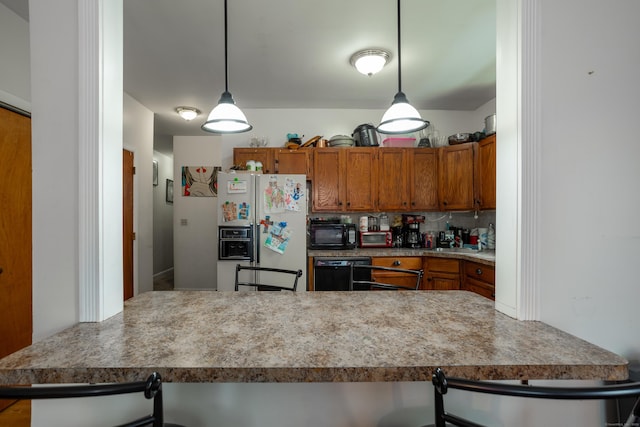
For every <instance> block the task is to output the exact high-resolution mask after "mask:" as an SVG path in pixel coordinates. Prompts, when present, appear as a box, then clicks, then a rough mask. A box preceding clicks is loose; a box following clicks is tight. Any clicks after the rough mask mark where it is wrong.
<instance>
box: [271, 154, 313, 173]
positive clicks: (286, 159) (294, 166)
mask: <svg viewBox="0 0 640 427" xmlns="http://www.w3.org/2000/svg"><path fill="white" fill-rule="evenodd" d="M311 153H312V151H311V150H310V149H301V150H288V149H286V148H276V149H275V150H274V161H275V166H276V173H288V174H303V175H306V176H307V179H308V180H309V179H312V175H313V172H312V170H313V167H312V166H313V161H312V159H311Z"/></svg>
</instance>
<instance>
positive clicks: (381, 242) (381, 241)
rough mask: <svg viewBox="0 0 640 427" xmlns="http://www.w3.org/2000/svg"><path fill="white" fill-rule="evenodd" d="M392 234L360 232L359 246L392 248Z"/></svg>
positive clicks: (387, 232) (389, 232)
mask: <svg viewBox="0 0 640 427" xmlns="http://www.w3.org/2000/svg"><path fill="white" fill-rule="evenodd" d="M393 242H394V239H393V233H392V232H391V231H361V232H360V242H359V246H360V247H361V248H392V247H393Z"/></svg>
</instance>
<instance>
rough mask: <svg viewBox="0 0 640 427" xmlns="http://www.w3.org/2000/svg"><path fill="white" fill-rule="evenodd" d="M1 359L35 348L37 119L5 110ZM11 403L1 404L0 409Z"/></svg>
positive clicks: (0, 148) (0, 153) (0, 120)
mask: <svg viewBox="0 0 640 427" xmlns="http://www.w3.org/2000/svg"><path fill="white" fill-rule="evenodd" d="M0 194H1V195H2V208H1V209H0V357H4V356H6V355H8V354H11V353H13V352H15V351H17V350H20V349H21V348H24V347H27V346H28V345H30V344H31V337H32V333H33V316H32V304H31V298H32V273H31V270H32V266H31V263H32V259H31V252H32V251H31V248H32V238H31V237H32V231H31V118H30V117H28V116H25V115H22V114H18V113H17V112H14V111H10V110H8V109H5V108H1V107H0ZM8 403H10V402H7V401H0V409H2V408H3V407H5V406H7V404H8Z"/></svg>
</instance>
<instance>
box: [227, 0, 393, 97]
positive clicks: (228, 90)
mask: <svg viewBox="0 0 640 427" xmlns="http://www.w3.org/2000/svg"><path fill="white" fill-rule="evenodd" d="M399 5H400V0H398V7H399ZM228 82H229V65H228V62H227V0H224V91H225V92H229V83H228Z"/></svg>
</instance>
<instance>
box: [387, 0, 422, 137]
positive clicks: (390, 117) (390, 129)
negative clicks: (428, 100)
mask: <svg viewBox="0 0 640 427" xmlns="http://www.w3.org/2000/svg"><path fill="white" fill-rule="evenodd" d="M427 126H429V122H428V121H426V120H422V117H420V113H418V110H416V109H415V108H413V106H411V104H409V101H408V100H407V96H406V95H405V94H404V92H402V74H401V65H400V0H398V93H396V96H394V97H393V102H392V103H391V107H389V109H388V110H387V111H386V112H385V113H384V115H383V116H382V121H381V122H380V125H379V126H378V128H377V130H378V132H380V133H384V134H402V133H411V132H417V131H419V130H422V129H424V128H426V127H427Z"/></svg>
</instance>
